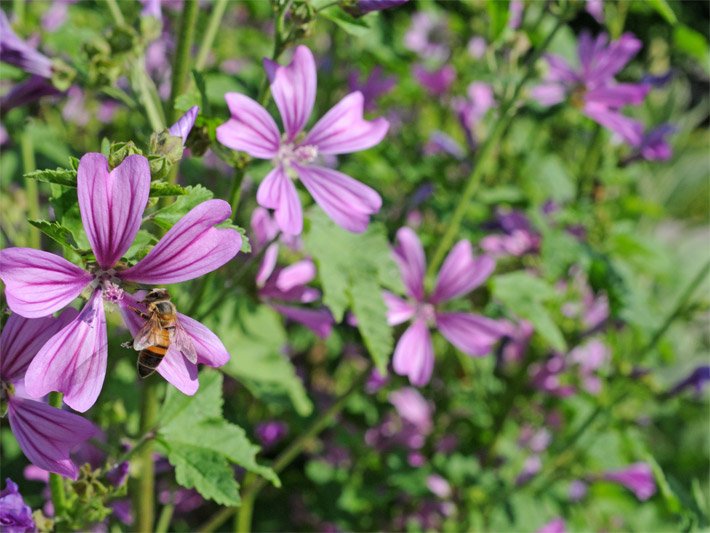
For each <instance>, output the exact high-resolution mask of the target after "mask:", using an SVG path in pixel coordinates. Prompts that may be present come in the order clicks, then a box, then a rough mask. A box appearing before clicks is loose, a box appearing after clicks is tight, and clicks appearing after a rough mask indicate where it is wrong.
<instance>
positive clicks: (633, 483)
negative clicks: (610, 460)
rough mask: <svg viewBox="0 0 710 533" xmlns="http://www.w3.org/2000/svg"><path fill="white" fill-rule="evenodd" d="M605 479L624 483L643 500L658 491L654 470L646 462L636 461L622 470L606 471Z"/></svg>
mask: <svg viewBox="0 0 710 533" xmlns="http://www.w3.org/2000/svg"><path fill="white" fill-rule="evenodd" d="M603 479H606V480H607V481H611V482H613V483H618V484H619V485H623V486H624V487H626V488H627V489H629V490H630V491H631V492H633V493H634V494H635V495H636V497H637V498H638V499H639V500H641V501H645V500H648V499H649V498H650V497H651V496H653V495H654V494H655V493H656V481H655V480H654V477H653V470H651V467H650V466H648V465H647V464H646V463H634V464H632V465H629V466H627V467H626V468H624V469H621V470H612V471H610V472H606V473H605V474H604V475H603Z"/></svg>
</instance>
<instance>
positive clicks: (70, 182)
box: [25, 168, 76, 187]
mask: <svg viewBox="0 0 710 533" xmlns="http://www.w3.org/2000/svg"><path fill="white" fill-rule="evenodd" d="M25 178H29V179H33V180H37V181H44V182H45V183H56V184H57V185H64V186H65V187H76V170H70V169H68V168H57V169H55V170H48V169H47V170H33V171H32V172H28V173H27V174H25Z"/></svg>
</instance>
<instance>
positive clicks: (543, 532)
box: [535, 518, 567, 533]
mask: <svg viewBox="0 0 710 533" xmlns="http://www.w3.org/2000/svg"><path fill="white" fill-rule="evenodd" d="M566 531H567V528H566V526H565V521H564V520H562V519H561V518H555V519H554V520H552V521H551V522H548V523H547V524H545V525H544V526H542V527H541V528H540V529H538V530H537V531H536V532H535V533H566Z"/></svg>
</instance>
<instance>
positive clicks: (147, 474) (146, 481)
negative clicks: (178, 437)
mask: <svg viewBox="0 0 710 533" xmlns="http://www.w3.org/2000/svg"><path fill="white" fill-rule="evenodd" d="M158 407H159V406H158V383H157V382H156V381H155V380H146V381H145V383H144V387H143V402H142V406H141V423H140V429H141V433H143V434H144V435H147V434H149V433H151V432H152V430H153V428H154V427H155V425H156V423H157V421H158ZM152 444H153V442H152V439H149V440H146V441H144V444H143V449H142V450H141V451H140V453H139V454H138V462H139V465H140V477H139V479H138V491H137V493H136V503H135V504H136V508H137V515H138V522H137V524H136V531H139V532H140V533H150V532H152V531H153V524H154V523H155V465H154V463H153V445H152Z"/></svg>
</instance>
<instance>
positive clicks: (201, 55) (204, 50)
mask: <svg viewBox="0 0 710 533" xmlns="http://www.w3.org/2000/svg"><path fill="white" fill-rule="evenodd" d="M226 8H227V0H216V1H215V3H214V5H213V6H212V14H211V15H210V20H209V22H208V23H207V30H206V31H205V34H204V35H203V37H202V43H201V44H200V51H199V52H198V53H197V59H195V70H198V71H201V70H202V69H204V68H205V63H207V56H208V55H209V53H210V50H211V48H212V44H213V43H214V38H215V36H216V35H217V30H218V29H219V25H220V23H221V22H222V17H223V15H224V10H225V9H226Z"/></svg>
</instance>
